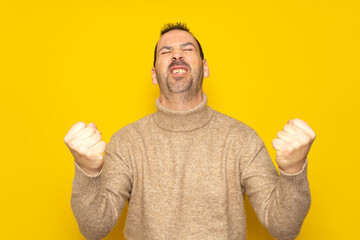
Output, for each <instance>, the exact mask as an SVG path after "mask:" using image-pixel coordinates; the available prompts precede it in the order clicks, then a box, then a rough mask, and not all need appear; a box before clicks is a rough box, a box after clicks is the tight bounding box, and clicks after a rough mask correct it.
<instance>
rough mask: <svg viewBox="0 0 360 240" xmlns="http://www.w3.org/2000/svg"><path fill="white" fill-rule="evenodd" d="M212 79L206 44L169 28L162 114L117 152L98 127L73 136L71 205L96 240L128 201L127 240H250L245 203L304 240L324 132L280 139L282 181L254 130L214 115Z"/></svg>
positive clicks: (291, 128) (123, 132)
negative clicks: (310, 169) (310, 158)
mask: <svg viewBox="0 0 360 240" xmlns="http://www.w3.org/2000/svg"><path fill="white" fill-rule="evenodd" d="M208 76H209V68H208V65H207V62H206V59H204V57H203V53H202V49H201V46H200V43H199V42H198V41H197V40H196V39H195V37H194V36H193V35H192V34H191V33H190V32H189V30H188V29H187V28H186V26H185V25H184V24H179V23H177V24H167V25H165V26H164V28H163V30H162V33H161V37H160V39H159V41H158V43H157V45H156V48H155V58H154V67H153V68H152V81H153V83H154V84H159V87H160V97H159V98H158V99H157V100H156V106H157V109H158V111H157V112H155V113H153V114H151V115H148V116H146V117H144V118H142V119H140V120H138V121H136V122H134V123H132V124H129V125H128V126H125V127H124V128H122V129H120V130H119V131H118V132H116V133H115V134H114V135H113V136H112V137H111V140H110V142H109V143H108V145H106V144H105V142H104V141H102V140H101V133H100V132H99V130H98V129H97V128H96V126H95V124H93V123H89V124H87V125H86V124H85V123H83V122H79V123H76V124H75V125H74V126H73V127H72V128H71V129H70V130H69V132H68V134H67V135H66V136H65V139H64V141H65V143H66V144H67V146H68V147H69V149H70V151H71V153H72V154H73V155H74V158H75V165H76V167H75V177H74V181H73V192H72V199H71V204H72V209H73V212H74V215H75V217H76V219H77V221H78V224H79V228H80V231H81V232H82V234H83V235H84V236H85V237H86V238H87V239H100V238H103V237H105V236H106V235H107V234H108V233H109V232H110V231H111V229H112V228H113V227H114V226H115V225H116V223H117V221H118V218H119V216H120V213H121V211H122V209H123V207H124V205H125V202H126V201H127V200H129V205H128V207H129V208H128V216H127V223H126V227H125V231H124V233H125V237H126V239H246V218H245V211H244V194H245V193H246V194H247V195H248V197H249V200H250V202H251V204H252V206H253V208H254V210H255V211H256V213H257V216H258V218H259V220H260V221H261V223H262V224H263V225H264V226H265V227H266V228H267V229H268V230H269V232H270V233H271V234H272V235H273V236H274V237H276V238H278V239H294V238H295V237H296V236H297V235H298V233H299V232H300V229H301V225H302V222H303V220H304V218H305V216H306V214H307V212H308V210H309V207H310V191H309V185H308V180H307V154H308V152H309V150H310V147H311V144H312V142H313V141H314V139H315V133H314V131H313V130H312V129H311V128H310V127H309V126H308V124H306V123H305V122H304V121H302V120H300V119H293V120H289V121H288V123H287V124H286V125H285V126H284V129H283V130H282V131H280V132H278V134H277V138H276V139H274V140H273V147H274V148H275V150H276V151H277V156H276V162H277V164H278V166H279V169H280V175H279V174H278V172H277V170H276V168H275V166H274V165H273V163H272V161H271V159H270V157H269V154H268V152H267V150H266V148H265V145H264V143H263V142H262V140H261V139H260V137H259V136H258V135H257V133H256V132H255V131H254V130H253V129H252V128H250V127H249V126H247V125H245V124H244V123H242V122H240V121H237V120H235V119H233V118H231V117H228V116H226V115H224V114H221V113H219V112H217V111H215V110H213V109H211V108H210V107H209V106H207V96H206V95H205V94H204V93H203V92H202V80H203V77H208ZM105 145H106V148H105ZM104 152H105V155H104V157H103V153H104Z"/></svg>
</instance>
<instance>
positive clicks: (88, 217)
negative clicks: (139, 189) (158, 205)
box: [65, 123, 132, 239]
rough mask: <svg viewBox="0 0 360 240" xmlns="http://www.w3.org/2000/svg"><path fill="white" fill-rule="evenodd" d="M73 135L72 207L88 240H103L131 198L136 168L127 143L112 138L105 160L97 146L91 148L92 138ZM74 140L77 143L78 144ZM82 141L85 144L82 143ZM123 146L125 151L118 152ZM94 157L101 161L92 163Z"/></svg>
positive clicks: (69, 143) (66, 138)
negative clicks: (134, 168) (96, 149)
mask: <svg viewBox="0 0 360 240" xmlns="http://www.w3.org/2000/svg"><path fill="white" fill-rule="evenodd" d="M78 124H80V125H83V124H82V123H78ZM94 126H95V125H92V124H91V125H90V127H94ZM74 127H76V124H75V125H74ZM78 127H79V126H78ZM80 127H81V126H80ZM70 131H71V130H70ZM70 131H69V133H71V132H70ZM94 132H96V131H94ZM69 133H68V134H69ZM70 135H71V136H70V137H69V136H68V137H65V143H66V144H67V145H68V147H69V149H70V151H71V152H72V153H73V155H74V158H75V177H74V180H73V188H72V196H71V207H72V210H73V213H74V216H75V218H76V220H77V222H78V225H79V229H80V232H81V233H82V234H83V235H84V237H85V238H86V239H101V238H104V237H105V236H106V235H107V234H108V233H109V232H110V231H111V230H112V228H113V227H114V226H115V225H116V223H117V221H118V218H119V216H120V213H121V211H122V209H123V207H124V205H125V203H126V200H127V199H128V198H129V197H130V192H131V186H132V168H131V164H129V158H128V155H127V154H128V153H127V151H126V143H124V142H123V141H121V140H120V139H117V138H115V136H112V138H111V140H110V142H109V144H108V145H106V148H105V155H104V156H103V158H102V153H101V154H99V152H98V153H96V151H94V148H93V146H94V145H96V143H94V142H93V143H92V145H89V142H90V140H88V138H87V137H84V136H86V135H88V134H81V133H77V134H76V135H77V137H74V136H75V135H74V134H70ZM80 135H81V136H83V138H82V139H83V140H81V138H80V137H79V136H80ZM74 139H77V141H78V143H76V141H75V140H74ZM80 141H81V142H82V143H79V142H80ZM71 142H73V143H71ZM119 145H120V146H121V148H119V149H118V147H117V146H119ZM81 146H82V147H81ZM80 149H81V151H80ZM84 152H85V153H84ZM100 152H101V151H100ZM100 155H101V157H100ZM91 156H98V158H96V157H93V158H92V159H89V157H91ZM80 157H82V159H80ZM79 159H80V160H79ZM80 164H81V165H80ZM99 166H100V168H98V167H99ZM89 170H90V171H89Z"/></svg>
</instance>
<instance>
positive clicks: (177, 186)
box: [118, 98, 252, 239]
mask: <svg viewBox="0 0 360 240" xmlns="http://www.w3.org/2000/svg"><path fill="white" fill-rule="evenodd" d="M204 103H205V104H204ZM157 106H158V112H156V113H154V114H152V115H149V116H147V117H145V118H142V119H140V120H138V121H136V122H134V123H132V124H130V125H128V126H126V127H125V128H124V129H122V130H121V131H119V133H118V134H122V135H123V136H121V137H125V138H126V141H127V142H128V143H129V144H130V145H131V146H134V147H132V151H131V155H130V156H129V158H130V159H131V160H130V162H131V166H132V176H133V179H132V180H133V185H132V190H131V196H130V200H129V205H128V206H129V208H128V216H127V223H126V227H125V237H126V238H127V239H245V236H246V221H245V212H244V203H243V199H244V198H243V188H242V186H241V183H240V177H241V172H240V161H239V160H240V154H241V149H242V148H241V146H242V145H243V144H244V141H245V140H246V137H247V136H248V135H249V133H250V132H251V131H252V129H251V128H250V127H248V126H246V125H245V124H243V123H241V122H239V121H237V120H235V119H232V118H230V117H228V116H226V115H224V114H221V113H219V112H217V111H214V110H212V109H211V108H210V107H208V106H207V105H206V98H205V101H203V105H200V106H198V108H197V109H193V110H192V111H191V112H190V111H184V112H181V113H179V112H172V111H168V110H164V109H162V108H161V105H160V106H159V103H158V102H157ZM174 119H176V121H174Z"/></svg>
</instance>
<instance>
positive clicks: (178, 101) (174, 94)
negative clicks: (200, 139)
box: [151, 30, 209, 111]
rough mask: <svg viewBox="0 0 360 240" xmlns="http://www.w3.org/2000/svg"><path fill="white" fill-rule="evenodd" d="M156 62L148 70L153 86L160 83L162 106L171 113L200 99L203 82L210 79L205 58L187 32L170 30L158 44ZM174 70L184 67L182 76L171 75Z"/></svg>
mask: <svg viewBox="0 0 360 240" xmlns="http://www.w3.org/2000/svg"><path fill="white" fill-rule="evenodd" d="M156 54H157V59H156V63H155V67H154V68H152V70H151V76H152V82H153V84H159V87H160V102H161V104H162V105H163V106H164V107H166V108H169V109H172V110H178V111H181V110H187V109H190V108H193V107H195V106H196V105H198V104H199V103H200V102H201V100H202V82H203V78H204V77H208V76H209V67H208V65H207V61H206V59H204V60H202V59H201V57H200V51H199V46H198V45H197V43H196V40H195V38H194V37H193V36H192V35H191V34H190V33H188V32H186V31H182V30H172V31H170V32H167V33H165V34H164V35H163V36H161V38H160V39H159V41H158V43H157V53H156ZM173 67H185V68H186V69H187V72H186V73H185V74H172V73H171V69H172V68H173Z"/></svg>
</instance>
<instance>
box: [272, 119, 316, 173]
mask: <svg viewBox="0 0 360 240" xmlns="http://www.w3.org/2000/svg"><path fill="white" fill-rule="evenodd" d="M315 137H316V135H315V132H314V131H313V130H312V129H311V127H310V126H309V125H308V124H307V123H306V122H304V121H303V120H301V119H298V118H295V119H291V120H289V121H288V123H287V124H286V125H285V126H284V128H283V130H282V131H280V132H278V133H277V138H275V139H274V140H273V141H272V145H273V147H274V149H275V150H276V162H277V164H278V165H279V168H280V170H281V171H282V172H285V173H288V174H292V173H297V172H300V171H301V170H302V168H303V166H304V164H305V162H306V157H307V154H308V153H309V151H310V147H311V144H312V143H313V142H314V140H315Z"/></svg>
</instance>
